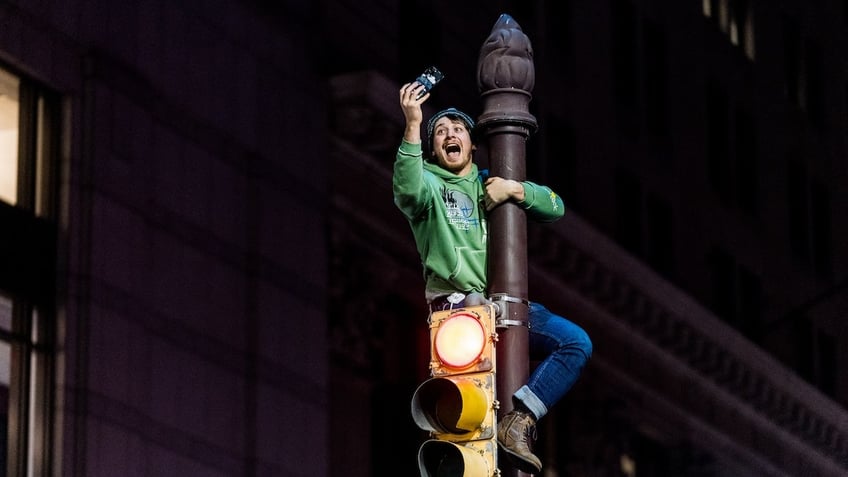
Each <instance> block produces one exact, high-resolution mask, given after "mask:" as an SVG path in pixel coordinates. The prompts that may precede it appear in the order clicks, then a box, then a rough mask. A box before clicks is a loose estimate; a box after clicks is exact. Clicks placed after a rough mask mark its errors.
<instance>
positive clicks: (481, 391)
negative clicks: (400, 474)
mask: <svg viewBox="0 0 848 477" xmlns="http://www.w3.org/2000/svg"><path fill="white" fill-rule="evenodd" d="M494 323H495V306H494V305H481V306H474V307H468V308H459V309H455V310H446V311H439V312H435V313H432V314H431V315H430V376H431V378H430V379H428V380H427V381H425V382H424V383H422V384H421V385H420V386H419V387H418V389H417V390H416V391H415V394H414V395H413V397H412V417H413V419H414V420H415V423H416V424H417V425H418V427H420V428H421V429H423V430H425V431H429V432H430V437H431V438H430V439H429V440H427V441H426V442H424V444H422V445H421V448H420V449H419V451H418V469H419V471H420V473H421V477H491V476H494V475H500V474H499V471H498V469H497V450H498V446H497V441H496V419H497V417H496V413H497V407H498V401H497V399H496V396H495V362H496V361H495V341H497V332H496V331H495V326H494Z"/></svg>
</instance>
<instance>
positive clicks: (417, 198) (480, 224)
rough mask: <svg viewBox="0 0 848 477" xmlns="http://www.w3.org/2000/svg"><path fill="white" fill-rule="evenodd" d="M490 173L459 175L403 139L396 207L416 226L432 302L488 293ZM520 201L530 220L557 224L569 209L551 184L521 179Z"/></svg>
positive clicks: (395, 180)
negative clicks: (458, 294)
mask: <svg viewBox="0 0 848 477" xmlns="http://www.w3.org/2000/svg"><path fill="white" fill-rule="evenodd" d="M486 177H488V174H487V171H482V172H480V171H478V170H477V165H476V164H472V169H471V172H470V173H468V175H466V176H458V175H456V174H454V173H452V172H450V171H447V170H445V169H442V168H441V167H440V166H438V165H437V164H432V163H430V162H426V161H424V160H423V157H422V152H421V144H420V143H419V144H412V143H408V142H406V141H402V142H401V145H400V147H399V148H398V152H397V156H396V160H395V165H394V176H393V178H392V186H393V190H394V200H395V205H397V207H398V208H399V209H400V210H401V212H403V215H404V216H406V218H407V220H408V221H409V224H410V226H411V227H412V234H413V236H414V237H415V244H416V246H417V248H418V253H419V254H420V255H421V261H422V264H423V266H424V280H425V282H426V296H427V300H432V299H433V298H435V297H437V296H439V295H446V294H450V293H453V292H455V291H459V292H462V293H466V294H467V293H471V292H478V293H484V294H485V292H486V252H487V244H486V239H487V235H488V224H487V222H486V215H485V211H486V208H485V206H484V205H483V199H484V197H485V194H486V190H485V187H484V186H483V182H484V181H485V180H486ZM522 185H523V186H524V201H523V202H521V203H519V204H518V205H519V206H520V207H522V208H523V209H524V210H526V211H527V214H528V216H529V217H530V218H532V219H534V220H536V221H539V222H553V221H555V220H557V219H559V218H560V217H562V215H563V214H564V213H565V206H564V205H563V203H562V199H561V198H560V197H559V196H558V195H557V194H555V193H554V192H553V191H552V190H551V189H549V188H548V187H544V186H540V185H538V184H534V183H532V182H527V181H525V182H522Z"/></svg>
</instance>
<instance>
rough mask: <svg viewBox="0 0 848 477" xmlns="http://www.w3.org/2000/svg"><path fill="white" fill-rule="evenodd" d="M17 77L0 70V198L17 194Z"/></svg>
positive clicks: (8, 199)
mask: <svg viewBox="0 0 848 477" xmlns="http://www.w3.org/2000/svg"><path fill="white" fill-rule="evenodd" d="M18 83H19V82H18V79H17V78H16V77H15V76H12V75H11V74H9V73H7V72H5V71H3V70H0V200H2V201H4V202H6V203H9V204H12V205H14V204H15V203H16V202H17V195H18V189H17V185H18V91H19V89H20V87H19V84H18Z"/></svg>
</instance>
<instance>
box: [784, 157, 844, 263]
mask: <svg viewBox="0 0 848 477" xmlns="http://www.w3.org/2000/svg"><path fill="white" fill-rule="evenodd" d="M787 181H788V184H787V195H788V196H787V201H788V208H789V238H790V244H791V247H792V251H793V252H794V253H795V256H797V257H798V258H800V259H802V260H804V261H805V262H807V263H808V264H810V265H812V267H813V270H814V271H815V272H816V273H818V274H819V275H821V276H823V277H825V278H829V277H830V275H831V272H832V269H831V267H832V266H831V262H832V257H833V254H832V242H831V236H830V235H831V204H830V203H831V199H830V192H829V190H828V188H827V187H826V185H825V184H824V183H822V182H821V181H819V180H815V179H812V178H810V177H809V176H808V173H807V169H806V167H805V166H804V164H803V163H802V162H801V161H800V160H798V159H791V160H790V161H789V167H788V169H787Z"/></svg>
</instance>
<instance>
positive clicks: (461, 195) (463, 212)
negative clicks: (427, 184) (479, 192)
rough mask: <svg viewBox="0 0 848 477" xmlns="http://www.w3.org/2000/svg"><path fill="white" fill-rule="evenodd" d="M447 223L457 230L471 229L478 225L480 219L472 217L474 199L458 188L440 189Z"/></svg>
mask: <svg viewBox="0 0 848 477" xmlns="http://www.w3.org/2000/svg"><path fill="white" fill-rule="evenodd" d="M442 200H443V201H444V202H445V210H446V211H447V212H446V217H447V219H448V223H450V224H451V225H453V226H454V227H456V228H457V229H459V230H471V229H472V228H475V227H478V226H479V225H480V221H479V220H478V219H477V218H476V217H474V201H472V200H471V197H468V194H466V193H465V192H462V191H459V190H452V189H448V188H443V189H442Z"/></svg>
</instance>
